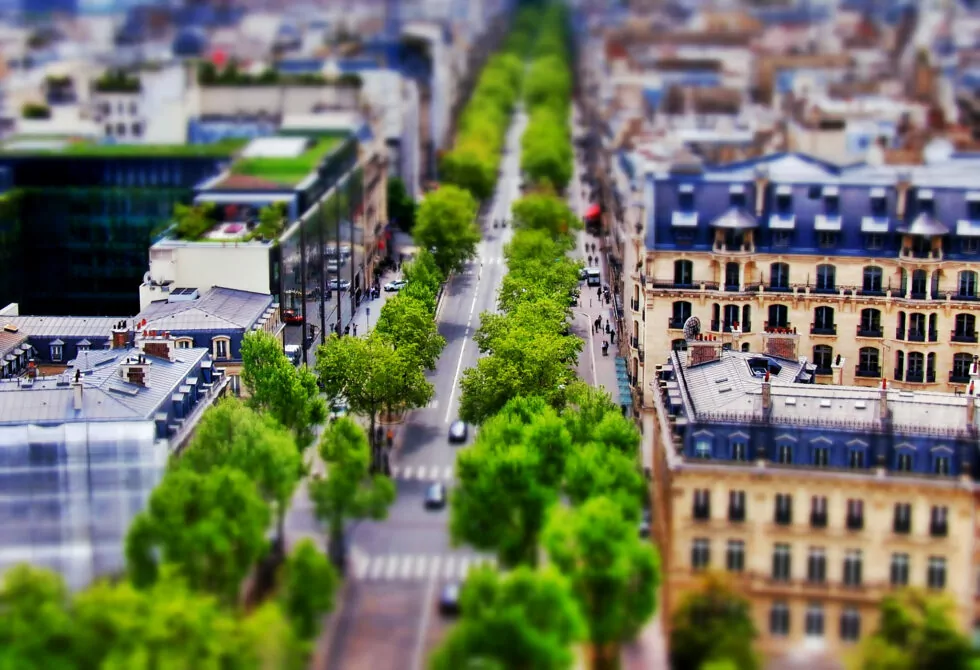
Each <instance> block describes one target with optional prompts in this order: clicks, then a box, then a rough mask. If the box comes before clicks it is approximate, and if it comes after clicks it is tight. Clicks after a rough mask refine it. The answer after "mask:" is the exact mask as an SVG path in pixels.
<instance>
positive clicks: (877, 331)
mask: <svg viewBox="0 0 980 670" xmlns="http://www.w3.org/2000/svg"><path fill="white" fill-rule="evenodd" d="M884 335H885V333H884V331H883V330H882V329H881V326H880V325H874V324H872V325H871V326H870V327H865V326H863V325H861V326H858V327H857V336H858V337H884Z"/></svg>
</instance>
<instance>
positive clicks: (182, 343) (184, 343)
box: [175, 337, 194, 349]
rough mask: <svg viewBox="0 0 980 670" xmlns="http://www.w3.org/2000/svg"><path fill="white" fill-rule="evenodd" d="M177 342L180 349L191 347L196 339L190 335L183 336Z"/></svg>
mask: <svg viewBox="0 0 980 670" xmlns="http://www.w3.org/2000/svg"><path fill="white" fill-rule="evenodd" d="M175 344H176V345H177V348H178V349H190V348H191V347H192V346H194V340H192V339H191V338H189V337H181V338H178V339H177V341H176V342H175Z"/></svg>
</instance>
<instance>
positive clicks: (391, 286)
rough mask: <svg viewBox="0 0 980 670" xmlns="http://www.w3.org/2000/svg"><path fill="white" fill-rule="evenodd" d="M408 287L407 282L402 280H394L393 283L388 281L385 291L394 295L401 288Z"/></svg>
mask: <svg viewBox="0 0 980 670" xmlns="http://www.w3.org/2000/svg"><path fill="white" fill-rule="evenodd" d="M406 286H408V282H407V281H405V280H404V279H396V280H395V281H390V282H388V283H387V284H385V291H387V292H388V293H395V292H397V291H401V290H402V289H403V288H405V287H406Z"/></svg>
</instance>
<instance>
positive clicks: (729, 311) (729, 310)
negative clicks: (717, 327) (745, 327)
mask: <svg viewBox="0 0 980 670" xmlns="http://www.w3.org/2000/svg"><path fill="white" fill-rule="evenodd" d="M741 311H742V310H741V308H740V307H739V306H738V305H725V308H724V312H723V316H724V319H723V321H724V323H723V324H722V326H723V328H722V329H723V330H724V331H725V332H726V333H730V332H732V328H734V327H735V326H737V325H740V324H739V319H740V316H739V314H740V313H741Z"/></svg>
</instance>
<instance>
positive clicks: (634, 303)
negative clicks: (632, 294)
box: [630, 298, 640, 312]
mask: <svg viewBox="0 0 980 670" xmlns="http://www.w3.org/2000/svg"><path fill="white" fill-rule="evenodd" d="M630 309H632V310H633V311H634V312H639V311H640V299H639V298H631V299H630Z"/></svg>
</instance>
